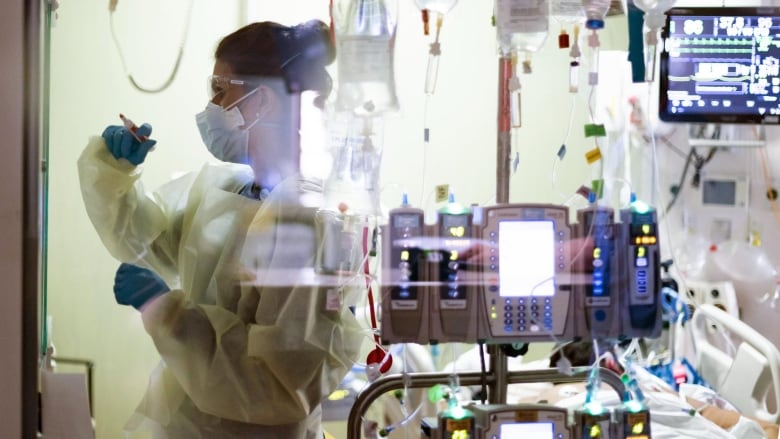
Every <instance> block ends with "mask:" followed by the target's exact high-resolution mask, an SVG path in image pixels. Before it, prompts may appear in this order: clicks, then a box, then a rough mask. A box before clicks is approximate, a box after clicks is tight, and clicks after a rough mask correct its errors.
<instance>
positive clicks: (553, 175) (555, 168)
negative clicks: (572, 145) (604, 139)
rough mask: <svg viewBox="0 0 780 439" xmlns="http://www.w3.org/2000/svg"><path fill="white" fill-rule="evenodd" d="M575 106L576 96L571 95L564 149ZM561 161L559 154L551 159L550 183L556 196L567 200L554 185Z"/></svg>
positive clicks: (562, 145) (567, 140)
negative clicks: (556, 193)
mask: <svg viewBox="0 0 780 439" xmlns="http://www.w3.org/2000/svg"><path fill="white" fill-rule="evenodd" d="M576 104H577V95H572V97H571V107H570V110H569V124H568V126H567V128H566V134H565V135H564V136H563V142H562V143H561V147H563V148H565V147H566V144H567V143H568V142H569V134H570V133H571V126H572V124H573V123H574V108H575V106H576ZM562 161H563V157H561V156H560V155H559V154H556V155H555V159H553V169H552V173H551V176H550V179H551V182H552V188H553V190H555V191H556V192H558V195H560V196H561V198H562V199H567V197H566V195H565V194H564V193H563V192H561V190H560V189H559V188H558V185H557V184H556V180H557V175H558V164H559V163H560V162H562Z"/></svg>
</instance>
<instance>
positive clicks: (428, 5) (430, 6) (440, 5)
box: [414, 0, 458, 15]
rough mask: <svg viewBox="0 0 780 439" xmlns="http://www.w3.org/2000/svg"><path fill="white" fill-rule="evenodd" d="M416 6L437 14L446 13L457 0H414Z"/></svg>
mask: <svg viewBox="0 0 780 439" xmlns="http://www.w3.org/2000/svg"><path fill="white" fill-rule="evenodd" d="M414 2H415V3H416V4H417V7H418V8H420V9H427V10H429V11H431V12H438V13H439V14H442V15H444V14H446V13H448V12H450V11H451V10H452V8H454V7H455V5H456V4H457V3H458V0H414Z"/></svg>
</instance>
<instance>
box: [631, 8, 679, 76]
mask: <svg viewBox="0 0 780 439" xmlns="http://www.w3.org/2000/svg"><path fill="white" fill-rule="evenodd" d="M675 3H676V0H634V4H635V5H636V7H637V8H639V9H641V10H642V11H644V13H645V17H644V34H645V41H644V46H645V47H644V52H645V81H647V82H653V80H654V79H655V58H656V50H657V49H656V46H657V45H658V33H659V32H660V30H661V28H662V27H663V25H664V23H665V22H666V15H664V12H666V11H668V10H669V8H671V7H672V6H674V4H675Z"/></svg>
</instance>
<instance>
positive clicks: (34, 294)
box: [21, 0, 42, 438]
mask: <svg viewBox="0 0 780 439" xmlns="http://www.w3.org/2000/svg"><path fill="white" fill-rule="evenodd" d="M41 3H42V0H27V1H25V2H24V49H25V50H24V53H25V58H24V77H25V83H24V84H22V85H21V86H23V87H24V94H25V96H24V99H25V102H24V110H23V111H24V116H23V117H24V119H23V125H24V134H23V135H24V138H23V145H22V147H23V148H24V152H23V157H22V160H23V162H22V166H23V171H22V175H23V177H22V178H23V182H22V185H23V188H22V191H23V193H22V197H23V198H22V200H23V201H22V202H23V204H24V211H23V212H22V216H23V236H22V240H23V241H22V242H23V250H22V328H21V331H22V334H23V340H24V342H23V344H22V360H21V361H22V397H21V403H22V437H23V438H35V437H37V435H38V419H39V413H38V358H39V352H38V343H39V341H40V337H39V333H38V328H39V321H38V319H39V312H38V311H39V310H38V299H39V294H40V271H39V270H40V260H41V240H40V236H41V223H40V219H41V218H40V211H41V207H40V203H41V190H40V179H41V163H40V152H39V151H40V145H41V137H40V132H41V125H40V119H41V104H40V102H41V59H40V58H41V23H42V15H41V14H42V9H41Z"/></svg>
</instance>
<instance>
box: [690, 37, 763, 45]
mask: <svg viewBox="0 0 780 439" xmlns="http://www.w3.org/2000/svg"><path fill="white" fill-rule="evenodd" d="M674 41H675V42H676V41H679V42H680V43H681V44H687V45H692V46H696V45H699V46H702V45H707V46H752V45H753V39H752V38H748V39H741V38H732V39H723V38H675V39H674Z"/></svg>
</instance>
